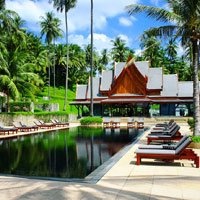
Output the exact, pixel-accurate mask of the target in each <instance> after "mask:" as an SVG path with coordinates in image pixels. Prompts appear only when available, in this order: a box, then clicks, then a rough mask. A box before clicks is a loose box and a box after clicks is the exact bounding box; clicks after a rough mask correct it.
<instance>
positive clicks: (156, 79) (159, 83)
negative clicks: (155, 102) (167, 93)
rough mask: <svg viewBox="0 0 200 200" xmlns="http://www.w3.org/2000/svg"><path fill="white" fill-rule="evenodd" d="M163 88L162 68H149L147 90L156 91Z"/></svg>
mask: <svg viewBox="0 0 200 200" xmlns="http://www.w3.org/2000/svg"><path fill="white" fill-rule="evenodd" d="M162 87H163V70H162V68H149V74H148V82H147V89H149V90H150V89H151V90H156V89H160V90H161V89H162Z"/></svg>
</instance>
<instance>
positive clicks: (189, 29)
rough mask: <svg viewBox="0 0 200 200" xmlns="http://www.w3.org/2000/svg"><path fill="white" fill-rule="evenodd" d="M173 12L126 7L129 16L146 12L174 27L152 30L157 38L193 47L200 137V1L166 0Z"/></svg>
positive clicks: (196, 121) (196, 115)
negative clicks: (166, 38) (177, 39)
mask: <svg viewBox="0 0 200 200" xmlns="http://www.w3.org/2000/svg"><path fill="white" fill-rule="evenodd" d="M166 1H167V5H168V7H169V8H170V10H171V11H168V10H165V9H162V8H155V7H151V6H145V5H136V4H133V5H129V6H127V7H126V9H127V11H128V13H129V15H133V14H135V13H141V12H144V13H146V14H147V16H148V17H152V18H154V19H156V20H157V21H160V22H169V23H171V24H172V25H166V26H161V27H158V28H151V29H150V31H151V33H152V34H153V35H155V36H160V37H162V36H175V38H178V37H179V38H180V39H181V43H182V45H183V46H185V47H188V46H189V44H190V43H191V45H192V61H193V74H194V77H193V100H194V101H193V102H194V103H193V104H194V133H193V134H194V135H199V78H198V67H199V47H198V42H199V39H200V31H199V30H200V29H199V28H200V18H199V15H200V11H199V8H200V1H197V0H174V1H172V0H166Z"/></svg>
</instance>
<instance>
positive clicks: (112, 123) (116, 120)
mask: <svg viewBox="0 0 200 200" xmlns="http://www.w3.org/2000/svg"><path fill="white" fill-rule="evenodd" d="M111 126H112V127H113V128H119V127H120V119H119V118H115V119H114V120H113V121H112V122H111Z"/></svg>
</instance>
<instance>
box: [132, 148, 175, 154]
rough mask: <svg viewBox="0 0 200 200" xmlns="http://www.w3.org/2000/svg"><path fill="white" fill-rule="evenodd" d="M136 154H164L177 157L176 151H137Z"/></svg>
mask: <svg viewBox="0 0 200 200" xmlns="http://www.w3.org/2000/svg"><path fill="white" fill-rule="evenodd" d="M135 153H137V154H138V153H139V154H162V155H175V153H176V151H175V150H168V149H167V150H166V149H137V150H136V151H135Z"/></svg>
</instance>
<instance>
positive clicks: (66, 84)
mask: <svg viewBox="0 0 200 200" xmlns="http://www.w3.org/2000/svg"><path fill="white" fill-rule="evenodd" d="M65 26H66V43H67V67H66V80H65V103H64V108H63V111H65V110H66V105H67V88H68V65H69V41H68V23H67V10H66V7H65Z"/></svg>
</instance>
